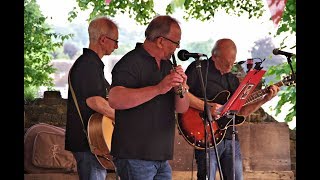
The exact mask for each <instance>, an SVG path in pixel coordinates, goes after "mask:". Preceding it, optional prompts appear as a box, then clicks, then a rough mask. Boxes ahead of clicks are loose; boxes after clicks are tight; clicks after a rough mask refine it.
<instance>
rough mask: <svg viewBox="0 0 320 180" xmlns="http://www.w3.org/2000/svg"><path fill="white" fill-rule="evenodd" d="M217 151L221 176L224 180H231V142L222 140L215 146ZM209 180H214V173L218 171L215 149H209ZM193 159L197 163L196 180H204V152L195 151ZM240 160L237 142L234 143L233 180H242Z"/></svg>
mask: <svg viewBox="0 0 320 180" xmlns="http://www.w3.org/2000/svg"><path fill="white" fill-rule="evenodd" d="M217 151H218V154H220V156H219V158H220V159H219V160H220V165H221V170H222V174H223V179H224V180H232V179H233V158H232V151H233V149H232V140H229V139H223V140H222V141H221V142H220V143H219V144H218V145H217ZM209 152H210V156H209V157H210V180H214V179H215V176H216V171H217V170H219V167H218V164H217V160H216V155H215V149H214V148H213V147H212V148H210V151H209ZM195 159H196V162H197V167H198V172H197V177H198V180H205V179H206V166H205V164H206V156H205V151H204V150H195ZM242 171H243V170H242V159H241V150H240V143H239V141H235V179H236V180H243V174H242ZM219 176H220V174H219Z"/></svg>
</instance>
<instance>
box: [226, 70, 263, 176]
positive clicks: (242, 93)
mask: <svg viewBox="0 0 320 180" xmlns="http://www.w3.org/2000/svg"><path fill="white" fill-rule="evenodd" d="M265 72H266V71H265V70H261V69H258V70H257V69H252V70H250V71H249V72H248V74H247V75H246V76H245V78H244V79H243V80H242V82H241V83H240V85H239V86H238V88H237V89H236V91H235V92H234V93H233V95H232V96H231V97H230V99H229V100H228V102H227V103H225V105H224V106H223V109H222V110H221V112H220V116H221V117H222V116H227V117H230V118H232V128H233V129H232V150H233V152H232V159H233V179H235V133H236V131H235V115H236V114H237V112H239V111H240V109H241V107H242V106H243V105H244V103H245V102H246V100H247V98H248V97H249V95H250V94H251V93H252V92H253V90H254V89H255V88H256V86H257V85H258V83H259V82H260V80H261V78H262V76H263V75H264V73H265Z"/></svg>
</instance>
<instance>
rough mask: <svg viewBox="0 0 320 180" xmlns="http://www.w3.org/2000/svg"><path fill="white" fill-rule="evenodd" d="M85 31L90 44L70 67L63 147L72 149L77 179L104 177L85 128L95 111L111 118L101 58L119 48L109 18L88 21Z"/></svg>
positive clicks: (102, 178)
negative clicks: (91, 148) (87, 33)
mask: <svg viewBox="0 0 320 180" xmlns="http://www.w3.org/2000/svg"><path fill="white" fill-rule="evenodd" d="M88 32H89V48H83V54H82V55H81V56H80V57H79V58H78V59H77V60H76V61H75V62H74V64H73V66H72V68H71V69H70V71H69V78H70V81H69V90H68V102H67V123H66V139H65V149H66V150H69V151H71V152H73V155H74V157H75V159H76V161H77V170H78V175H79V179H80V180H88V179H90V180H105V179H106V176H107V171H106V169H105V168H104V167H103V166H102V165H101V164H100V163H99V161H98V160H97V159H96V157H95V155H94V154H92V153H91V151H90V147H89V144H88V138H87V134H86V133H87V132H86V130H87V125H88V120H89V118H90V116H91V115H92V114H94V113H95V112H98V113H100V114H102V115H104V116H107V117H109V118H110V119H112V120H113V119H114V109H112V108H111V107H110V106H109V102H108V100H107V98H106V97H107V95H108V90H109V89H110V84H109V83H108V81H107V80H106V79H105V76H104V64H103V62H102V60H101V59H102V57H103V56H104V55H110V54H111V53H112V52H113V51H114V50H115V49H117V48H118V41H117V40H116V39H118V27H117V25H116V24H115V23H114V22H113V21H112V20H110V19H109V18H107V17H99V18H96V19H94V20H92V21H91V22H90V24H89V28H88ZM71 86H72V88H73V92H74V94H75V97H76V102H75V99H73V97H72V93H73V92H72V91H71V89H70V88H71ZM78 108H79V111H80V114H81V116H80V115H79V113H78Z"/></svg>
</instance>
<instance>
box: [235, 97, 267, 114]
mask: <svg viewBox="0 0 320 180" xmlns="http://www.w3.org/2000/svg"><path fill="white" fill-rule="evenodd" d="M267 101H268V100H267V99H265V98H262V99H261V100H259V101H257V102H254V103H251V104H248V105H246V106H243V107H242V108H241V109H240V111H239V113H237V115H241V116H244V117H247V116H249V115H250V114H251V113H253V112H255V111H257V110H258V109H259V108H260V107H261V106H262V105H263V104H264V103H266V102H267Z"/></svg>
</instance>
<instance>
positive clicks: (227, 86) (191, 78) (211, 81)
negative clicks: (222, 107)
mask: <svg viewBox="0 0 320 180" xmlns="http://www.w3.org/2000/svg"><path fill="white" fill-rule="evenodd" d="M208 63H209V67H208V65H207V64H208ZM207 67H208V69H207ZM207 70H208V75H206V72H207ZM197 71H198V69H197V68H196V61H194V62H192V63H191V64H190V65H189V66H188V68H187V69H186V72H185V73H186V75H187V76H188V81H187V84H188V86H189V88H190V89H189V91H190V92H191V93H192V94H193V95H195V96H196V97H198V98H202V99H203V93H202V89H201V84H200V83H201V82H200V80H199V75H198V72H197ZM201 73H202V77H203V81H204V85H205V86H206V95H207V99H208V102H210V101H211V102H216V103H219V104H224V103H226V102H227V99H225V101H220V100H221V98H219V97H221V96H219V95H218V94H219V93H220V92H222V91H226V90H227V91H228V92H230V96H229V97H231V96H232V94H233V93H234V92H235V91H236V89H237V87H238V86H239V84H240V83H239V79H238V78H237V77H236V76H235V75H234V74H232V73H226V74H223V75H221V73H220V71H219V70H218V69H217V68H216V67H215V65H214V61H212V59H211V57H210V58H209V60H202V61H201ZM206 78H207V81H206ZM218 100H219V101H220V102H219V101H218ZM231 123H232V122H231ZM224 138H225V139H232V126H230V127H229V128H228V129H227V131H226V133H225V137H224ZM236 139H238V136H237V135H236Z"/></svg>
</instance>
